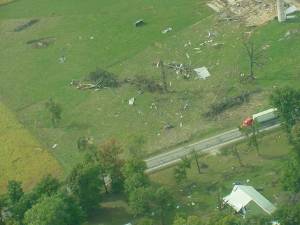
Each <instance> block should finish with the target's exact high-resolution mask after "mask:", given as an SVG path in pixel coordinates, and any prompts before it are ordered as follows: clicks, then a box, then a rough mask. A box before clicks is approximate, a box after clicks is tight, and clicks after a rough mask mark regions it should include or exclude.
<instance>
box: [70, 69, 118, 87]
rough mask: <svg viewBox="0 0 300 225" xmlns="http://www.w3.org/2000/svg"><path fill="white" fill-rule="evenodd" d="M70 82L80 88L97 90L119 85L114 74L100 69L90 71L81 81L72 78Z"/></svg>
mask: <svg viewBox="0 0 300 225" xmlns="http://www.w3.org/2000/svg"><path fill="white" fill-rule="evenodd" d="M70 84H71V85H72V86H75V87H76V88H77V89H80V90H86V89H95V90H99V89H102V88H108V87H109V88H116V87H119V85H120V83H119V81H118V80H117V79H116V77H115V75H114V74H112V73H110V72H108V71H105V70H102V69H97V70H96V71H94V72H90V73H89V74H88V75H87V76H86V78H84V79H83V80H81V81H78V80H77V81H76V80H72V81H71V83H70Z"/></svg>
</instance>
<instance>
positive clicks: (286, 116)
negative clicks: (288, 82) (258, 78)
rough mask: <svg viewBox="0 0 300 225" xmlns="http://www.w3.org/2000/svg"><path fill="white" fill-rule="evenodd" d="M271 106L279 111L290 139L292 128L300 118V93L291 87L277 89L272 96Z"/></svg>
mask: <svg viewBox="0 0 300 225" xmlns="http://www.w3.org/2000/svg"><path fill="white" fill-rule="evenodd" d="M271 104H272V105H273V106H274V107H276V108H277V109H278V113H279V116H280V118H281V121H282V122H283V124H284V125H285V128H286V131H287V133H288V135H289V137H290V133H291V130H292V127H293V126H294V125H295V124H296V121H297V120H299V117H300V91H298V90H295V89H293V88H290V87H285V88H279V89H276V90H275V91H274V92H273V93H272V95H271Z"/></svg>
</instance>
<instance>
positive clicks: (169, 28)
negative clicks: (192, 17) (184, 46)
mask: <svg viewBox="0 0 300 225" xmlns="http://www.w3.org/2000/svg"><path fill="white" fill-rule="evenodd" d="M172 30H173V28H172V27H167V28H166V29H164V30H162V31H161V33H162V34H166V33H168V32H170V31H172Z"/></svg>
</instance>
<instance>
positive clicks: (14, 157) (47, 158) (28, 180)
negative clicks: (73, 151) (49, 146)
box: [0, 104, 62, 193]
mask: <svg viewBox="0 0 300 225" xmlns="http://www.w3.org/2000/svg"><path fill="white" fill-rule="evenodd" d="M0 143H1V145H0V154H1V157H0V193H3V192H4V191H5V190H6V185H7V182H8V181H9V180H17V181H22V183H23V187H24V189H25V190H28V189H30V188H32V187H33V186H34V185H35V184H36V183H37V182H38V181H39V180H40V179H41V178H42V177H43V176H45V175H48V174H52V175H54V176H56V177H60V176H61V175H62V168H61V166H60V165H59V164H58V162H57V161H56V159H55V158H54V157H53V156H52V155H51V154H50V153H49V152H48V150H46V149H45V148H43V147H42V146H41V145H40V143H39V142H38V140H37V139H36V138H35V137H33V136H32V135H31V134H30V133H29V132H28V131H27V130H26V129H25V128H24V127H23V126H22V125H21V124H20V123H19V122H18V121H17V120H16V118H15V117H14V116H13V114H12V113H11V112H10V111H9V110H8V109H7V108H6V107H5V106H4V105H3V104H0Z"/></svg>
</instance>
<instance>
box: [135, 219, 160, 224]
mask: <svg viewBox="0 0 300 225" xmlns="http://www.w3.org/2000/svg"><path fill="white" fill-rule="evenodd" d="M136 225H156V224H155V222H154V220H153V219H150V218H147V217H144V218H141V219H139V220H138V221H137V224H136Z"/></svg>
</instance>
